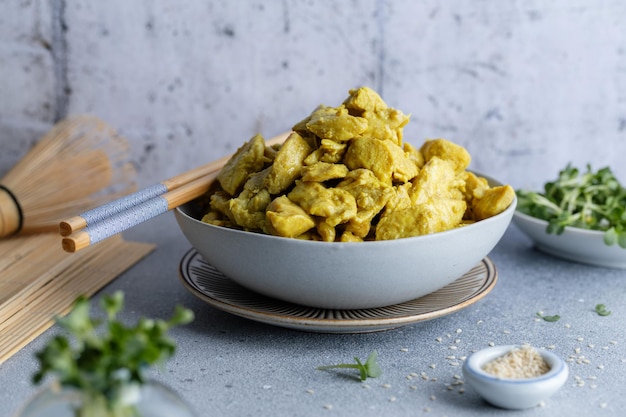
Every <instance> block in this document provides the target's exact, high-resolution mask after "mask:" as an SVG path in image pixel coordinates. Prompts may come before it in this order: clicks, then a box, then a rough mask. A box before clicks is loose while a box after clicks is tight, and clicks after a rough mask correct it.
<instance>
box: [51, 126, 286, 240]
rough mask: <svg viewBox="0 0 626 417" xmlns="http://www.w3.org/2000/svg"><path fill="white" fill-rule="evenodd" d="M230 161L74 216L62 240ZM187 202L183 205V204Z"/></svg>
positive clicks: (63, 227)
mask: <svg viewBox="0 0 626 417" xmlns="http://www.w3.org/2000/svg"><path fill="white" fill-rule="evenodd" d="M288 135H289V133H283V134H281V135H278V136H276V137H274V138H272V139H270V140H268V141H267V142H266V144H267V146H272V145H274V144H278V143H282V142H284V141H285V139H286V137H287V136H288ZM230 158H231V155H228V156H225V157H223V158H220V159H218V160H217V161H213V162H210V163H208V164H206V165H202V166H199V167H197V168H194V169H191V170H189V171H187V172H184V173H182V174H179V175H177V176H175V177H172V178H169V179H167V180H164V181H162V182H160V183H158V184H154V185H151V186H149V187H146V188H144V189H142V190H139V191H137V192H135V193H133V194H130V195H127V196H125V197H122V198H119V199H117V200H114V201H111V202H110V203H107V204H104V205H102V206H100V207H96V208H94V209H91V210H89V211H86V212H84V213H81V214H79V215H78V216H74V217H71V218H69V219H67V220H64V221H62V222H61V223H60V224H59V233H60V234H61V236H69V235H71V234H72V233H74V232H77V231H79V230H81V229H84V228H86V227H89V226H90V225H93V224H96V223H98V222H101V221H103V220H105V219H107V218H110V217H112V216H114V215H116V214H118V213H121V212H124V211H126V210H129V209H132V208H133V207H136V206H139V205H140V204H142V203H145V202H147V201H150V200H152V199H154V198H156V197H159V196H161V195H163V194H165V193H167V192H170V191H174V190H176V189H177V188H179V187H183V186H186V185H188V184H190V183H191V182H193V181H195V180H197V179H200V178H203V177H207V176H209V175H211V174H214V173H216V172H217V171H219V170H220V169H221V168H222V167H223V166H224V165H225V164H226V162H228V160H229V159H230ZM211 181H212V180H211ZM196 184H197V185H198V186H199V187H203V185H201V184H204V183H203V182H198V183H196ZM176 198H180V197H176ZM183 198H184V197H183ZM193 198H195V197H193ZM187 201H189V200H187ZM187 201H182V202H181V204H183V203H185V202H187ZM174 207H177V206H172V207H170V209H171V208H174ZM166 211H167V210H166ZM158 214H161V213H158ZM81 236H82V237H81ZM86 236H87V235H85V234H82V235H79V237H78V238H72V239H71V240H72V241H73V240H74V239H78V241H79V242H80V243H79V245H83V244H84V243H85V239H86ZM68 245H71V244H70V243H69V241H68ZM69 247H72V246H69ZM70 252H74V250H70Z"/></svg>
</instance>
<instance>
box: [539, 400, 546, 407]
mask: <svg viewBox="0 0 626 417" xmlns="http://www.w3.org/2000/svg"><path fill="white" fill-rule="evenodd" d="M537 406H538V407H541V408H543V407H545V406H546V402H545V401H540V402H539V404H537Z"/></svg>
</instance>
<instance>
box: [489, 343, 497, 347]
mask: <svg viewBox="0 0 626 417" xmlns="http://www.w3.org/2000/svg"><path fill="white" fill-rule="evenodd" d="M488 344H489V346H491V347H494V346H495V345H496V344H495V343H493V342H489V343H488Z"/></svg>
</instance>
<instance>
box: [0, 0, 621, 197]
mask: <svg viewBox="0 0 626 417" xmlns="http://www.w3.org/2000/svg"><path fill="white" fill-rule="evenodd" d="M0 9H1V10H2V12H1V13H0V74H2V76H1V77H0V98H1V99H0V138H1V139H0V141H1V147H0V150H1V153H0V174H1V173H3V172H6V171H7V170H8V169H10V168H11V167H12V166H13V164H14V163H15V162H16V161H17V160H18V159H19V158H20V157H21V156H22V155H23V154H24V153H25V152H26V150H27V149H28V148H29V146H30V145H31V144H32V143H33V141H35V140H36V139H37V138H38V136H39V135H40V134H41V133H42V132H44V131H45V130H47V129H48V128H49V126H50V125H51V124H52V123H53V122H54V121H56V120H58V119H59V118H61V117H63V116H65V115H67V114H78V113H91V114H95V115H97V116H99V117H101V118H103V119H104V120H106V121H107V122H109V123H110V124H112V125H113V126H115V127H116V128H118V129H119V130H120V131H121V132H122V134H123V135H125V136H126V137H127V138H128V139H129V140H130V141H131V143H132V147H133V160H134V162H135V164H136V165H137V167H138V169H139V171H140V183H141V184H143V185H147V184H151V183H153V182H157V181H159V180H162V179H166V178H169V177H171V176H173V175H175V174H177V173H180V172H183V171H186V170H187V169H190V168H192V167H195V166H197V165H201V164H204V163H207V162H209V161H211V160H213V159H215V158H217V157H219V156H222V155H225V154H227V153H229V152H231V151H233V150H234V149H236V148H237V147H238V146H239V145H240V144H241V143H243V142H244V141H245V140H247V139H248V138H249V137H250V136H252V135H253V134H255V133H257V132H260V133H262V134H263V135H265V136H266V137H270V136H273V135H275V134H278V133H280V132H282V131H285V130H286V129H288V128H290V127H291V125H292V124H293V123H294V122H296V121H299V120H300V119H301V118H303V117H304V116H306V115H307V114H308V113H309V112H310V111H312V110H313V108H314V107H315V106H317V105H318V104H320V103H323V104H327V105H337V104H339V102H340V101H341V100H342V99H343V98H344V97H345V96H346V95H347V91H348V90H349V89H350V88H353V87H357V86H360V85H368V86H371V87H373V88H375V89H376V90H378V91H379V92H380V93H381V94H382V96H383V98H384V99H385V100H386V101H387V103H388V104H389V105H391V106H394V107H397V108H399V109H401V110H403V111H404V112H405V113H411V115H412V122H411V123H410V125H409V127H408V128H407V129H406V136H405V138H406V140H407V141H409V142H411V143H414V144H418V145H419V144H421V143H422V141H423V140H424V139H425V138H432V137H445V138H447V139H450V140H453V141H455V142H458V143H460V144H462V145H464V146H466V147H467V148H468V149H469V150H470V152H471V153H472V155H473V158H474V161H473V163H472V168H473V169H475V170H478V171H480V172H483V173H486V174H489V175H491V176H494V177H496V178H498V179H500V180H502V181H505V182H509V183H511V184H513V185H514V186H515V187H516V188H517V187H533V188H535V187H539V186H541V185H542V184H543V182H545V180H547V179H552V178H553V177H555V176H556V174H557V172H558V170H559V169H561V168H563V167H564V166H565V164H566V163H567V162H569V161H571V162H573V163H575V164H576V165H578V166H581V167H583V166H584V165H585V164H586V163H591V164H592V165H593V166H594V167H595V168H600V167H601V166H605V165H610V166H612V167H613V169H614V170H615V171H616V172H617V173H618V175H619V176H620V177H621V178H622V179H623V180H624V179H626V166H625V165H624V164H623V161H622V159H623V155H625V154H626V29H625V28H624V24H623V22H624V20H625V18H626V3H625V2H623V1H620V0H598V1H593V2H589V1H583V0H556V1H550V2H545V1H507V2H502V1H497V0H483V1H471V2H469V1H462V0H455V1H447V2H439V1H435V0H427V1H419V2H415V1H409V0H398V1H390V0H366V1H307V2H304V1H295V0H282V1H252V0H238V1H232V2H223V1H186V2H180V1H178V0H159V1H150V0H141V1H139V0H138V1H132V2H128V1H124V0H112V1H106V2H98V1H87V0H76V1H66V0H30V1H27V0H23V1H14V0H0Z"/></svg>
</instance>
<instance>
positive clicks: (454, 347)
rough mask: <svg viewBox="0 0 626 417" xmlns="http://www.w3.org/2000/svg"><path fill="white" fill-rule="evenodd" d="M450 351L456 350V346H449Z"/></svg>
mask: <svg viewBox="0 0 626 417" xmlns="http://www.w3.org/2000/svg"><path fill="white" fill-rule="evenodd" d="M448 349H450V350H456V346H454V345H452V346H449V347H448Z"/></svg>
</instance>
